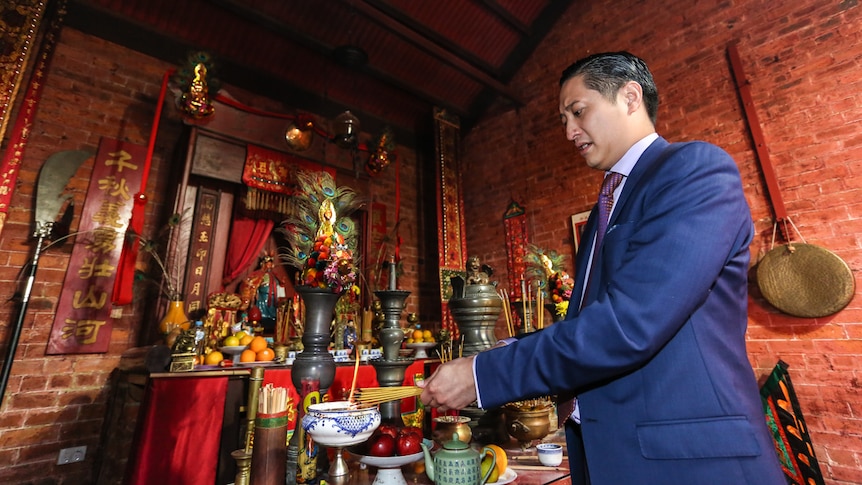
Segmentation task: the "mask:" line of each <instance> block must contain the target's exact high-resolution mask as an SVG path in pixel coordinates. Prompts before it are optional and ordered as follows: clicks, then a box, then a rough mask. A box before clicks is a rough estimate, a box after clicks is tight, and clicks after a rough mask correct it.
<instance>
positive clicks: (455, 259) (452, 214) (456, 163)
mask: <svg viewBox="0 0 862 485" xmlns="http://www.w3.org/2000/svg"><path fill="white" fill-rule="evenodd" d="M434 123H435V128H436V152H437V153H436V155H437V241H438V245H439V248H438V253H439V255H440V261H439V263H440V297H441V300H442V302H443V303H442V304H443V308H442V319H443V321H442V326H443V328H445V329H447V330H449V331H450V332H451V333H452V336H453V338H458V328H457V326H456V325H455V321H454V320H453V318H452V314H451V313H450V312H449V298H450V297H451V296H452V287H451V283H450V280H449V278H450V277H451V276H453V275H455V274H461V275H463V274H464V264H465V262H466V261H467V241H466V239H465V238H464V197H463V192H462V187H461V166H460V165H461V164H460V153H461V150H460V142H461V137H460V130H461V125H460V120H458V118H457V117H456V116H454V115H451V114H449V113H446V112H445V111H443V110H440V109H435V110H434Z"/></svg>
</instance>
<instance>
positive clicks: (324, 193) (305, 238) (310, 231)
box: [281, 171, 359, 293]
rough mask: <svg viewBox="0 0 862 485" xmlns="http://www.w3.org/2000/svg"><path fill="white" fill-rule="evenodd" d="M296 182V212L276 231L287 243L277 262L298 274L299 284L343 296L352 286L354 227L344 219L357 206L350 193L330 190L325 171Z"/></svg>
mask: <svg viewBox="0 0 862 485" xmlns="http://www.w3.org/2000/svg"><path fill="white" fill-rule="evenodd" d="M297 183H298V187H297V191H296V192H295V193H294V194H293V201H294V202H295V208H296V210H295V212H294V213H293V214H292V215H291V216H290V217H288V219H287V220H286V221H285V222H284V225H283V227H282V228H281V232H282V233H283V234H284V235H285V237H286V239H287V241H288V242H289V243H290V248H289V249H288V250H287V252H286V253H284V254H283V259H284V260H285V262H286V263H287V264H288V265H290V266H292V267H294V268H296V269H298V270H299V271H300V279H301V283H302V284H303V285H307V286H312V287H316V288H328V289H330V290H331V291H332V292H334V293H343V292H344V291H346V290H349V289H351V288H352V287H353V286H354V282H355V281H356V268H355V264H354V256H353V252H354V249H355V247H356V234H355V224H354V222H353V220H352V219H350V217H349V215H350V214H351V213H352V212H353V211H354V210H355V209H356V208H357V207H358V206H359V201H358V198H357V196H356V193H355V192H354V191H353V190H352V189H350V188H348V187H336V185H335V180H334V179H333V178H332V176H331V175H330V174H329V173H327V172H309V171H301V172H299V173H297Z"/></svg>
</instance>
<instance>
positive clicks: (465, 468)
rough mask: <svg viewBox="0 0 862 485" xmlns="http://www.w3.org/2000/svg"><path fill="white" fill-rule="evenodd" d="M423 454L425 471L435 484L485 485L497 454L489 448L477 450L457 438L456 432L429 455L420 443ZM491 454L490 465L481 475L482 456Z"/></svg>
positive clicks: (426, 446) (424, 445)
mask: <svg viewBox="0 0 862 485" xmlns="http://www.w3.org/2000/svg"><path fill="white" fill-rule="evenodd" d="M421 446H422V452H423V453H424V454H425V473H427V474H428V478H430V479H431V481H433V482H434V483H435V484H437V485H485V482H487V481H488V477H490V476H491V472H493V471H494V466H495V464H496V463H497V454H496V453H495V452H494V450H492V449H491V448H488V447H485V448H482V452H481V453H480V452H478V451H476V450H474V449H473V448H471V447H470V445H469V444H467V443H464V442H463V441H461V440H459V439H458V434H457V433H453V434H452V441H447V442H445V443H443V449H441V450H439V451H437V453H435V454H434V457H433V458H432V457H431V451H430V450H429V449H428V445H426V444H425V443H424V442H423V443H422V444H421ZM489 453H490V454H491V466H490V467H488V471H487V472H485V475H484V476H482V458H484V457H485V455H487V454H489Z"/></svg>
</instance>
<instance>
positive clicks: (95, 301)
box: [46, 138, 147, 355]
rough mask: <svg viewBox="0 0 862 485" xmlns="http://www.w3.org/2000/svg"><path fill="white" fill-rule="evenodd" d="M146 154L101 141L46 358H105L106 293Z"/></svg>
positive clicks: (108, 330)
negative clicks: (102, 354)
mask: <svg viewBox="0 0 862 485" xmlns="http://www.w3.org/2000/svg"><path fill="white" fill-rule="evenodd" d="M146 153H147V148H146V147H145V146H142V145H134V144H131V143H127V142H123V141H120V140H114V139H109V138H103V139H102V140H101V142H100V143H99V152H98V153H97V154H96V162H95V165H94V166H93V173H92V175H91V176H90V187H89V189H88V190H87V199H86V200H85V202H84V209H83V212H82V214H81V223H80V225H79V227H78V234H77V236H76V237H75V246H74V247H73V248H72V256H71V258H70V259H69V267H68V268H67V269H66V279H65V280H64V281H63V290H62V292H61V293H60V300H59V302H58V304H57V313H56V315H55V317H54V325H53V327H52V329H51V336H50V338H49V339H48V349H47V351H46V353H47V354H49V355H53V354H85V353H98V352H107V351H108V346H109V344H110V341H111V328H112V322H111V308H112V306H111V298H110V297H111V291H112V290H113V286H114V279H115V278H116V271H117V264H118V262H119V259H120V252H121V251H122V247H123V237H124V234H125V232H126V225H127V224H128V221H129V217H130V215H131V212H132V196H133V195H134V194H135V193H137V192H138V191H140V185H141V176H142V170H141V167H142V166H143V162H144V159H145V158H146Z"/></svg>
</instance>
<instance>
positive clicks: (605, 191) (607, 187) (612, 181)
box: [593, 172, 623, 262]
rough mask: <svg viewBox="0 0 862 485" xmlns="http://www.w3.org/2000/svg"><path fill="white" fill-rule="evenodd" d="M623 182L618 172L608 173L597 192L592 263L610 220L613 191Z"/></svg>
mask: <svg viewBox="0 0 862 485" xmlns="http://www.w3.org/2000/svg"><path fill="white" fill-rule="evenodd" d="M622 181H623V174H621V173H619V172H608V175H607V176H606V177H605V180H604V181H602V190H600V191H599V202H598V206H599V225H598V229H597V230H596V244H595V246H594V248H595V249H593V262H595V258H596V254H597V253H598V252H599V248H601V247H602V239H604V238H605V233H606V232H607V230H608V220H609V219H610V218H611V209H612V208H613V207H614V190H616V188H617V187H618V186H619V185H620V182H622Z"/></svg>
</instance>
